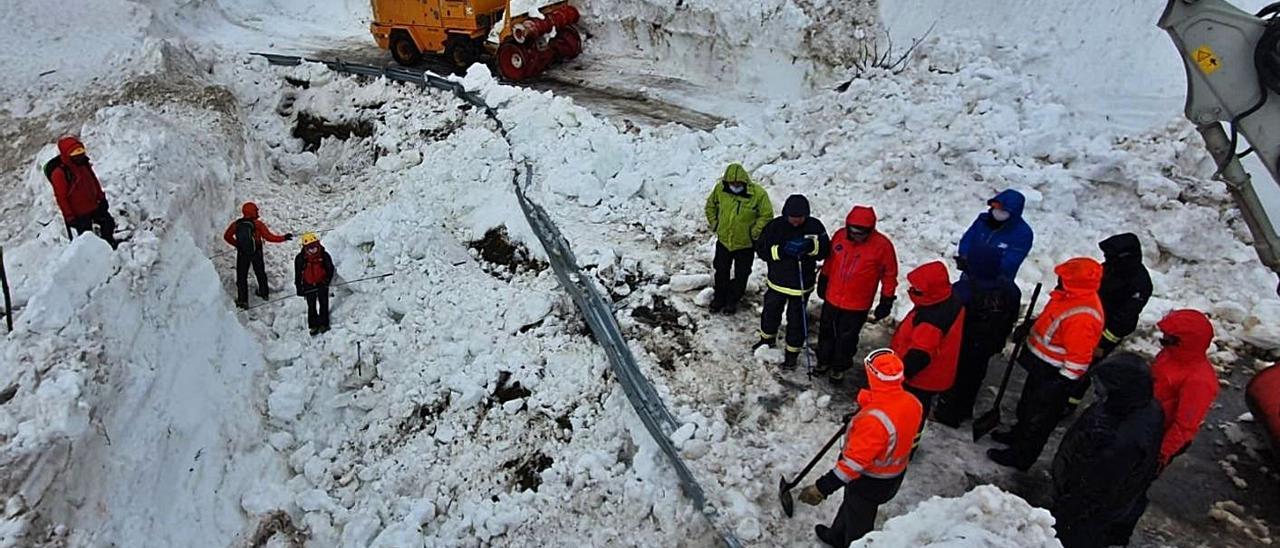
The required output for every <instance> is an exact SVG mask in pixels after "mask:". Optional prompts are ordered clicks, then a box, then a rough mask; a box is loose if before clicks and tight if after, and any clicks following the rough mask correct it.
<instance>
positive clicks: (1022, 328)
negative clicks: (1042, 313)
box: [1013, 318, 1036, 343]
mask: <svg viewBox="0 0 1280 548" xmlns="http://www.w3.org/2000/svg"><path fill="white" fill-rule="evenodd" d="M1035 323H1036V319H1035V318H1031V319H1029V320H1027V321H1025V322H1022V324H1020V325H1019V326H1018V327H1015V328H1013V342H1015V343H1016V342H1018V341H1021V340H1023V339H1026V338H1027V336H1028V335H1030V334H1031V326H1033V325H1035Z"/></svg>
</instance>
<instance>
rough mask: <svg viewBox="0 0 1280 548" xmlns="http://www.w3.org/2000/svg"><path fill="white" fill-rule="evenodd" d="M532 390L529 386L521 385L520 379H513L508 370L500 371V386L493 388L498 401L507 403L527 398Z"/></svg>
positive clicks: (494, 396)
mask: <svg viewBox="0 0 1280 548" xmlns="http://www.w3.org/2000/svg"><path fill="white" fill-rule="evenodd" d="M530 394H532V392H530V391H529V389H528V388H525V387H523V386H520V381H514V382H512V381H511V373H510V372H508V371H499V372H498V386H497V387H496V388H494V389H493V398H494V399H496V400H498V403H507V402H509V401H511V400H518V399H520V398H527V397H529V395H530Z"/></svg>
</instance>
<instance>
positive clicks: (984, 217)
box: [956, 188, 1035, 281]
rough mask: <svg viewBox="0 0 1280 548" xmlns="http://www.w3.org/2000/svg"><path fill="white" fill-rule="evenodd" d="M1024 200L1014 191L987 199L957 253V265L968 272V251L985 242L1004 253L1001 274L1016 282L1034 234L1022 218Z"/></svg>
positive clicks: (965, 234) (961, 241) (962, 239)
mask: <svg viewBox="0 0 1280 548" xmlns="http://www.w3.org/2000/svg"><path fill="white" fill-rule="evenodd" d="M1026 201H1027V199H1026V197H1024V196H1023V195H1022V193H1021V192H1018V191H1016V190H1014V189H1012V188H1011V189H1008V190H1005V191H1004V192H1001V193H999V194H996V196H995V197H994V198H992V199H990V200H987V206H988V208H989V209H988V210H987V211H985V212H983V213H981V214H979V215H978V218H977V219H974V220H973V224H971V225H969V230H966V231H965V233H964V236H963V237H961V238H960V245H959V247H958V249H957V253H956V266H957V267H958V268H959V269H960V270H961V271H965V272H967V271H968V270H969V252H970V250H972V249H973V248H974V246H975V245H977V244H980V243H985V244H987V245H989V246H992V247H997V248H1000V250H1001V251H1003V252H1004V254H1003V256H1002V257H1001V258H1000V275H1001V276H1004V277H1005V278H1007V279H1009V280H1014V281H1016V280H1017V278H1018V268H1020V267H1021V266H1022V261H1023V259H1026V258H1027V253H1030V252H1031V244H1032V243H1033V242H1034V241H1035V233H1034V232H1033V231H1032V230H1031V225H1029V224H1027V221H1026V220H1024V219H1023V218H1022V208H1023V206H1024V205H1026Z"/></svg>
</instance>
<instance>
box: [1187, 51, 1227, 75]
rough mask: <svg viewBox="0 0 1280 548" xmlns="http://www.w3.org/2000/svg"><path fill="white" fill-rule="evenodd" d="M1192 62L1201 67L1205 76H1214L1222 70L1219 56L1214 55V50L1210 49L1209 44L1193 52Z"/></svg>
mask: <svg viewBox="0 0 1280 548" xmlns="http://www.w3.org/2000/svg"><path fill="white" fill-rule="evenodd" d="M1191 60H1192V61H1195V62H1196V65H1198V66H1199V67H1200V72H1203V73H1205V75H1209V74H1213V73H1214V72H1216V71H1217V70H1218V69H1220V68H1222V62H1221V61H1219V60H1218V54H1216V53H1214V52H1213V48H1211V47H1209V46H1208V44H1206V45H1203V46H1200V47H1198V48H1196V50H1195V51H1193V52H1191Z"/></svg>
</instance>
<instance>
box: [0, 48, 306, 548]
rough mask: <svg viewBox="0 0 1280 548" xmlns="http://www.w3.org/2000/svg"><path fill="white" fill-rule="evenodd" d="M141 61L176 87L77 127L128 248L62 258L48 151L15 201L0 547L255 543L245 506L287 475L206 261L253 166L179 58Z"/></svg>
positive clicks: (227, 106) (0, 373) (245, 352)
mask: <svg viewBox="0 0 1280 548" xmlns="http://www.w3.org/2000/svg"><path fill="white" fill-rule="evenodd" d="M144 50H145V51H144V53H145V54H146V55H145V60H144V61H143V62H141V63H140V64H139V65H140V67H139V68H140V69H141V71H142V72H148V71H157V70H160V69H162V68H163V69H165V70H175V71H177V72H174V73H170V74H168V75H166V76H165V77H164V78H159V77H156V78H142V79H138V80H133V81H132V82H131V83H129V84H127V85H126V86H125V88H124V90H125V92H124V93H122V94H120V95H117V96H116V100H117V101H119V102H120V103H121V104H120V105H118V106H102V108H99V109H98V110H96V111H95V112H94V113H93V114H92V116H91V117H90V118H89V119H88V120H87V122H85V123H84V124H83V126H81V127H79V128H77V129H76V133H78V134H80V135H81V137H82V138H83V140H84V141H85V142H86V143H88V149H89V153H90V156H91V158H92V159H93V161H94V168H95V170H96V172H97V174H98V176H99V177H100V179H101V180H103V181H104V182H106V184H107V187H108V189H107V192H108V195H109V197H110V198H111V199H112V200H114V202H113V204H112V207H111V209H112V212H113V213H114V214H115V216H116V219H117V221H118V222H120V224H121V226H122V231H121V232H120V233H119V234H125V235H128V236H129V241H127V242H125V243H123V244H122V245H121V246H120V248H119V249H118V250H115V251H112V250H111V248H110V247H109V246H107V245H106V244H105V243H104V242H103V241H102V240H100V239H98V238H96V237H93V236H88V235H86V236H81V237H78V238H76V239H75V240H74V242H73V243H72V244H71V245H67V241H66V239H67V235H66V232H65V228H64V226H63V225H62V222H61V220H60V217H59V216H58V214H57V212H56V207H55V206H54V203H53V199H52V196H51V195H50V193H49V192H48V186H49V184H48V182H46V181H45V178H44V176H43V174H42V173H41V171H40V169H39V165H40V164H41V163H42V162H43V160H45V159H47V158H49V157H51V156H53V155H54V153H55V152H54V150H53V147H52V146H46V147H45V148H44V149H42V150H41V151H40V152H39V153H38V154H36V155H35V157H32V158H28V165H29V166H30V167H29V168H28V169H27V170H26V171H25V174H26V175H25V179H24V181H23V183H24V186H23V187H21V188H18V189H13V190H12V191H10V195H11V196H13V197H14V198H15V199H21V200H23V201H24V203H26V204H28V207H27V208H25V209H24V210H22V211H21V212H20V213H19V214H18V215H16V216H14V217H11V218H8V219H6V222H7V223H15V224H19V225H21V226H23V227H28V228H25V229H22V230H23V232H22V233H23V234H24V237H23V238H21V239H20V240H19V242H20V243H19V245H17V246H16V247H14V248H12V249H9V250H8V253H7V254H6V265H7V267H8V270H9V276H10V280H11V283H13V284H14V287H13V293H14V299H15V303H14V304H15V306H19V307H20V308H19V310H18V312H17V322H16V325H15V330H14V332H13V333H11V334H9V335H8V336H7V338H5V339H4V341H3V344H2V345H0V353H3V356H4V358H3V359H2V360H0V378H2V379H5V383H6V385H7V388H8V389H9V390H10V391H11V392H9V394H10V396H9V397H10V398H11V399H7V400H6V401H5V403H4V404H3V406H0V496H3V497H4V498H5V501H6V505H7V512H6V513H5V519H4V520H3V521H0V546H6V545H14V544H16V545H22V546H31V545H40V544H42V543H48V544H49V545H59V546H60V545H67V544H69V545H73V546H88V545H108V544H111V545H122V546H123V545H128V546H184V545H185V546H217V545H226V544H227V543H228V542H229V540H231V539H236V538H238V537H242V536H245V535H248V534H251V533H252V531H253V529H254V528H255V527H256V523H255V520H254V519H253V518H254V516H252V515H250V514H249V513H248V512H246V511H245V510H243V509H242V508H241V498H242V497H243V496H245V495H247V494H251V493H252V492H253V491H254V489H255V488H256V487H257V486H258V485H259V484H261V483H265V482H267V481H270V480H271V479H272V478H275V477H276V476H278V475H279V474H280V472H279V471H278V470H279V468H278V467H277V465H278V463H279V462H281V461H279V460H278V459H277V458H276V457H275V456H274V452H273V451H272V450H271V449H270V448H269V447H268V446H267V445H266V443H265V438H266V435H265V434H264V432H263V429H262V425H261V422H262V419H261V417H262V413H261V411H260V408H261V407H262V403H261V402H262V396H261V394H259V393H258V385H259V382H260V381H259V377H260V375H261V374H262V371H263V360H262V357H261V355H262V352H261V349H260V347H259V346H258V344H257V342H256V341H255V340H254V339H253V337H252V336H251V335H250V334H249V333H248V332H247V331H246V330H245V329H244V328H243V327H242V326H241V324H240V323H239V322H238V321H237V320H236V318H235V316H234V315H232V313H231V312H230V311H229V310H228V307H227V305H228V300H227V297H226V295H225V293H224V292H223V291H222V290H221V289H222V284H221V282H220V280H219V276H218V274H217V273H216V272H215V271H214V269H213V265H212V263H211V262H210V261H209V260H208V259H207V258H206V255H205V253H206V252H205V250H204V248H205V246H206V244H205V243H206V242H210V241H213V240H215V239H216V238H217V237H219V236H220V234H221V228H222V223H223V222H225V220H226V218H227V217H228V216H230V215H231V214H232V212H233V211H234V210H235V209H234V203H233V198H234V196H233V192H232V189H233V183H234V182H235V179H236V177H237V176H238V174H239V173H241V172H243V170H244V166H245V164H246V161H247V160H246V152H245V142H244V139H243V138H242V137H241V136H240V128H239V123H238V122H237V121H236V120H235V118H234V114H235V113H234V106H233V105H232V104H231V103H229V102H228V101H227V99H228V96H227V95H226V94H225V93H224V92H221V91H220V90H219V89H218V88H212V87H207V86H204V85H202V84H200V83H198V82H197V81H196V80H193V79H191V78H190V76H189V75H192V74H197V73H199V71H200V67H199V66H198V65H196V64H194V61H193V60H192V59H191V58H190V57H189V56H186V55H185V54H184V53H183V52H181V51H180V50H177V49H175V48H172V47H170V46H169V45H167V44H165V43H163V42H159V41H156V42H151V43H149V44H148V46H147V47H146V48H144ZM85 100H86V101H91V100H92V99H85ZM99 106H101V105H99ZM41 222H48V224H47V225H45V226H43V227H42V228H41Z"/></svg>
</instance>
